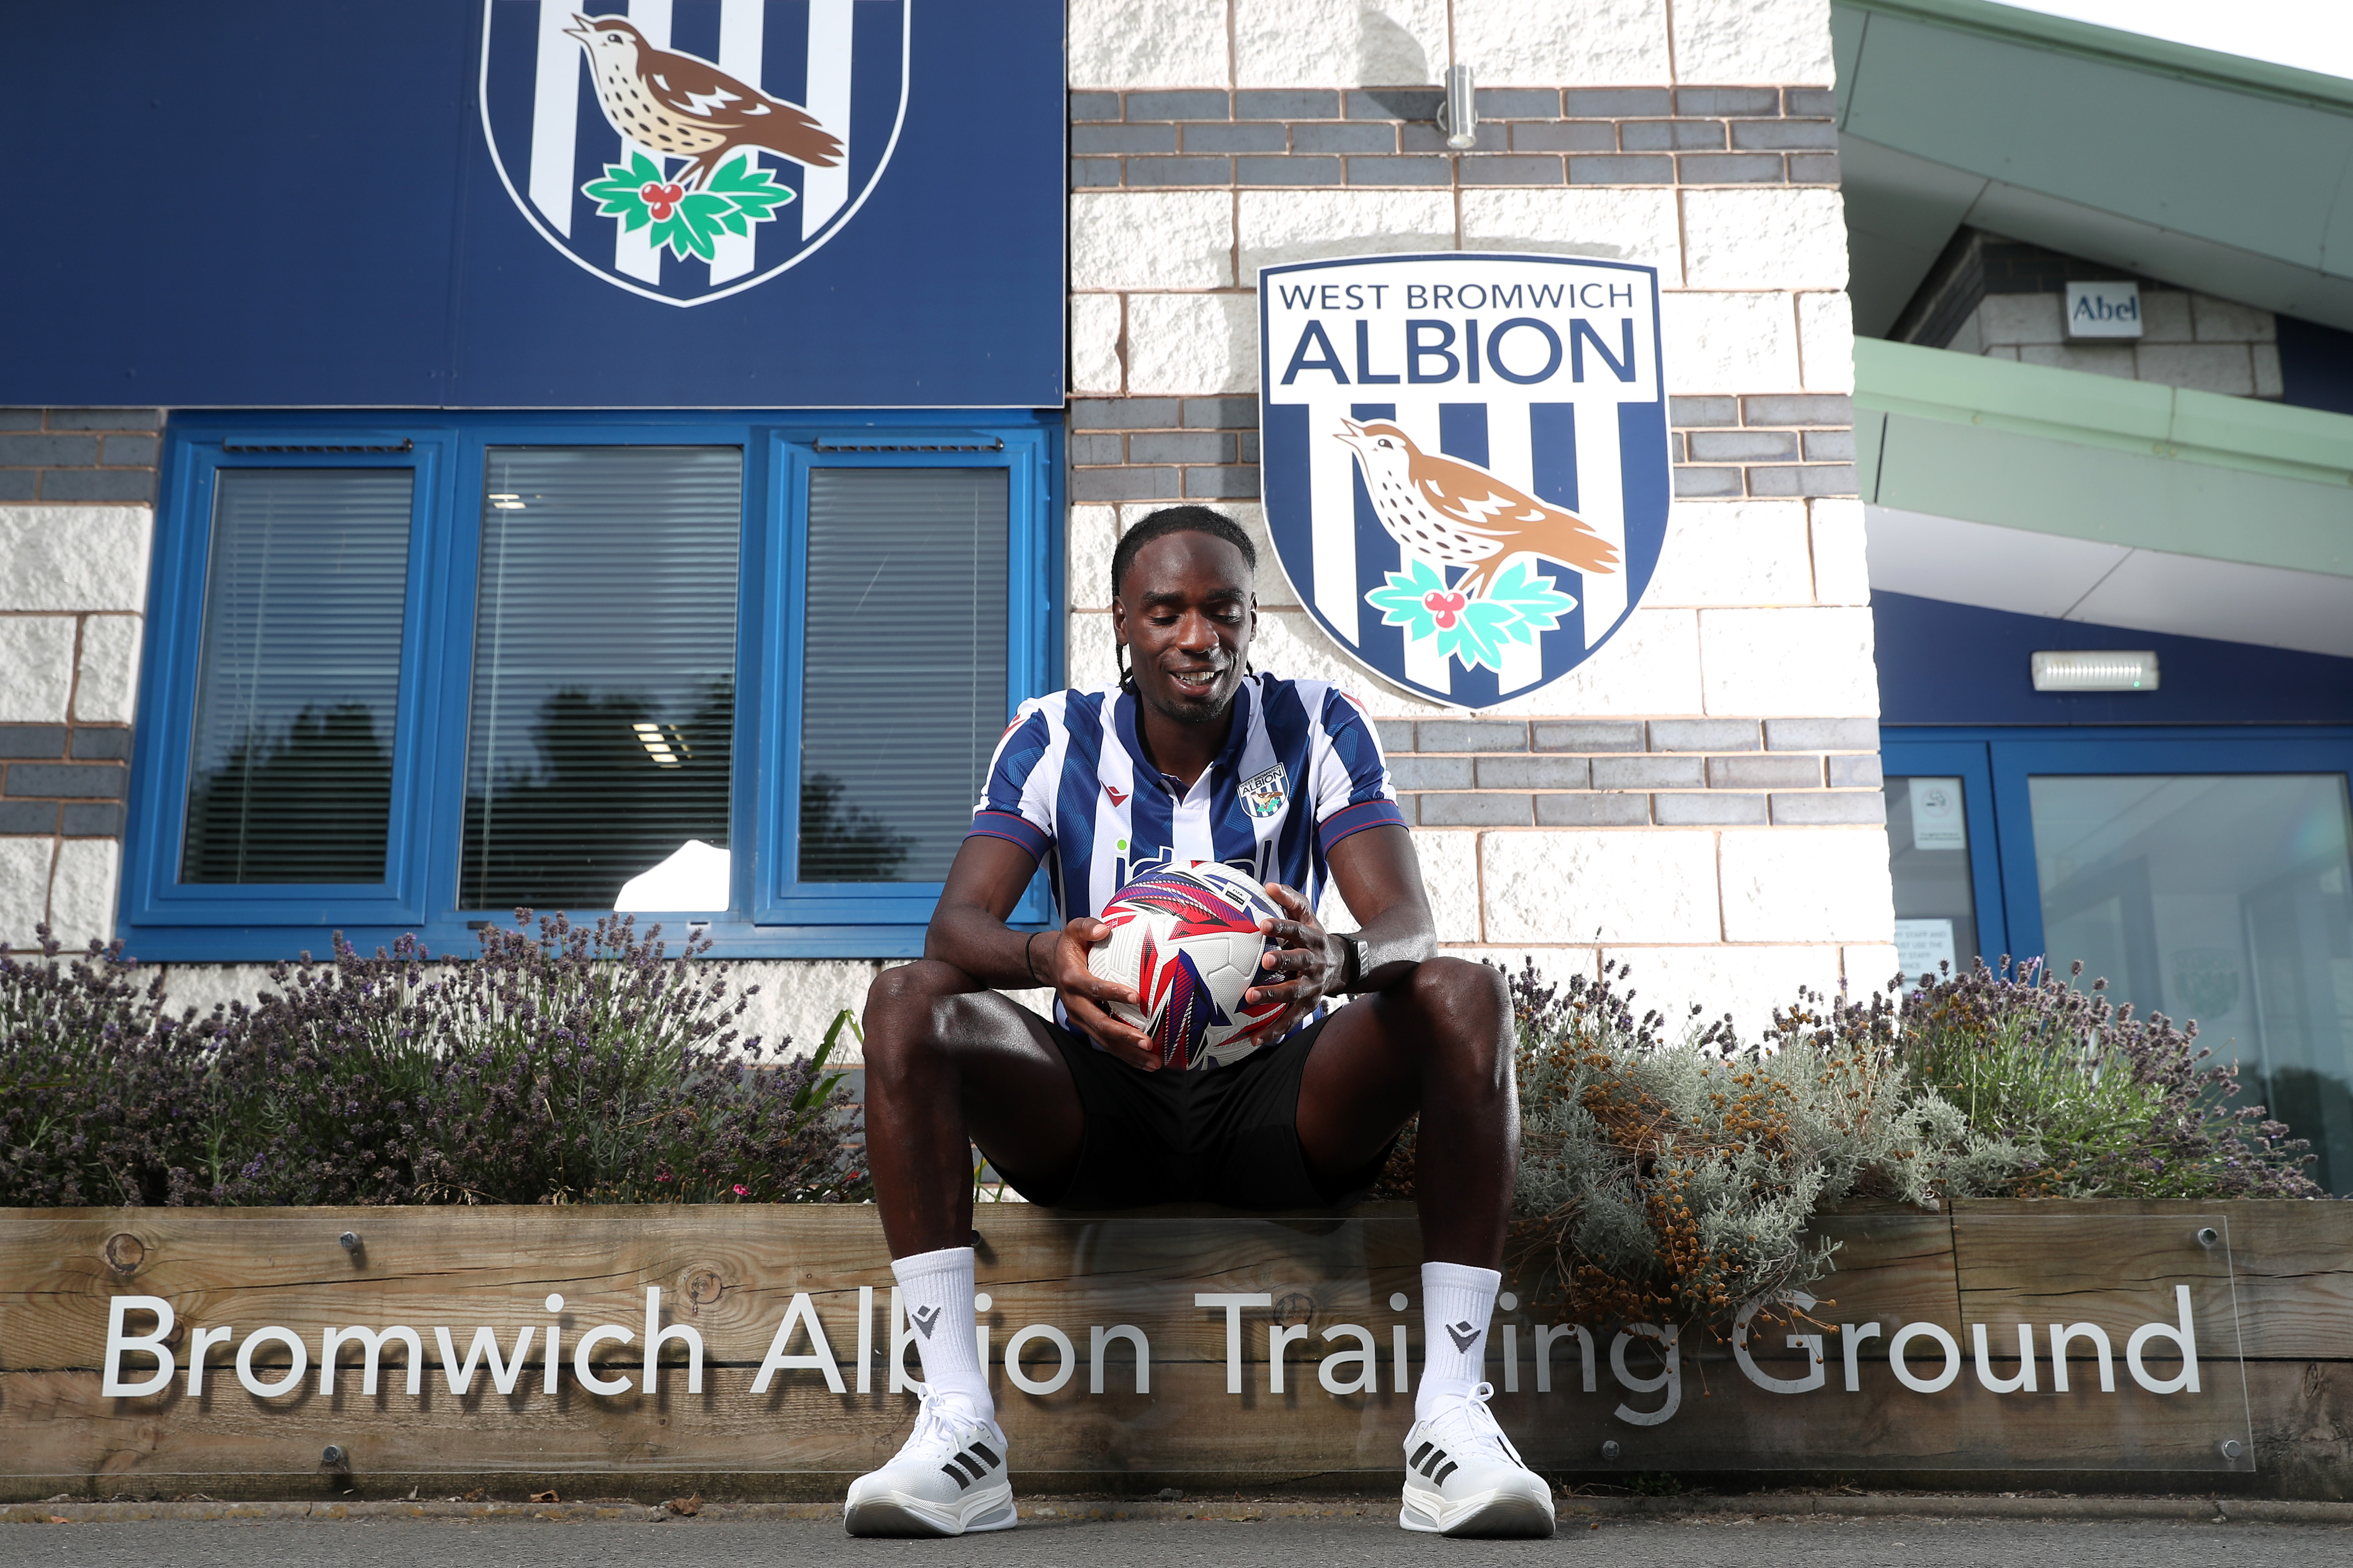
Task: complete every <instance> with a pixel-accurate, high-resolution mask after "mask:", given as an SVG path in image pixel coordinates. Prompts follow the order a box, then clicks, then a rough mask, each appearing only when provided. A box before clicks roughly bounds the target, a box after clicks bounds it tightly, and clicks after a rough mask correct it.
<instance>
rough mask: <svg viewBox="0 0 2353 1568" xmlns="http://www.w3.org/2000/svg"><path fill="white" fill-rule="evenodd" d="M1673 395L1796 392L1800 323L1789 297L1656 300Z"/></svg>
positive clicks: (1673, 296)
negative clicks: (1790, 307)
mask: <svg viewBox="0 0 2353 1568" xmlns="http://www.w3.org/2000/svg"><path fill="white" fill-rule="evenodd" d="M1659 310H1660V314H1661V316H1662V318H1663V319H1662V322H1661V330H1662V332H1663V334H1664V336H1665V339H1666V345H1665V346H1666V355H1665V357H1666V365H1667V390H1668V391H1670V392H1672V393H1712V394H1715V395H1724V394H1725V393H1754V392H1800V391H1803V390H1804V387H1803V385H1802V384H1801V382H1800V381H1799V374H1798V323H1797V317H1796V314H1795V312H1793V311H1792V310H1790V309H1789V297H1788V295H1787V294H1701V293H1686V292H1683V291H1681V290H1677V289H1668V290H1667V291H1666V292H1665V293H1664V294H1662V296H1661V297H1660V300H1659Z"/></svg>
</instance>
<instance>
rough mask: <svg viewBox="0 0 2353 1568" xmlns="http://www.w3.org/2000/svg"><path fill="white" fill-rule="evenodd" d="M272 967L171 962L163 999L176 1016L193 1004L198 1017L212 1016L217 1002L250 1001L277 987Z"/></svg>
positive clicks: (165, 974)
mask: <svg viewBox="0 0 2353 1568" xmlns="http://www.w3.org/2000/svg"><path fill="white" fill-rule="evenodd" d="M137 956H138V954H136V953H133V954H132V957H134V958H136V957H137ZM269 969H270V966H269V964H266V963H174V964H170V965H168V966H166V967H165V969H164V1003H165V1005H167V1006H168V1007H169V1008H170V1010H171V1013H172V1016H174V1017H177V1016H179V1015H180V1014H182V1013H183V1012H185V1011H186V1010H187V1009H188V1008H190V1007H194V1008H195V1010H196V1016H197V1017H199V1018H205V1017H209V1016H211V1015H212V1011H213V1009H214V1008H215V1007H216V1006H220V1005H225V1004H227V1003H231V1002H246V1003H250V1002H252V1001H253V1000H254V999H255V998H256V997H259V995H260V994H262V993H263V992H264V991H276V990H277V989H278V987H277V986H275V985H272V984H270V981H269Z"/></svg>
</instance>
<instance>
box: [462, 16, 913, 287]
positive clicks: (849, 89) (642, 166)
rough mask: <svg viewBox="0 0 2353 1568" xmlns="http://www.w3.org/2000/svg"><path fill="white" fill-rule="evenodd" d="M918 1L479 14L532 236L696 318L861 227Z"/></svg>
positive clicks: (486, 120)
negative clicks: (856, 222) (696, 309)
mask: <svg viewBox="0 0 2353 1568" xmlns="http://www.w3.org/2000/svg"><path fill="white" fill-rule="evenodd" d="M911 4H912V0H899V3H898V4H896V5H887V4H886V5H876V4H872V3H871V0H868V3H865V4H860V3H858V0H626V4H620V3H616V0H605V3H604V4H601V5H598V4H589V3H586V0H483V10H484V15H483V19H482V68H481V110H482V133H483V135H484V136H485V137H486V138H488V140H489V142H490V145H491V159H492V161H493V162H494V163H496V165H497V167H498V171H499V177H500V178H501V180H503V181H504V182H505V184H506V188H507V195H510V196H512V198H514V203H515V205H516V206H517V207H518V208H519V209H521V211H522V215H523V216H524V217H525V218H527V219H529V220H530V222H531V225H532V226H533V228H535V229H537V230H538V231H539V233H540V235H541V237H543V238H544V239H546V241H547V242H548V243H549V244H550V245H553V246H554V247H556V248H557V249H558V250H561V251H562V252H563V253H564V254H565V255H566V256H567V257H570V258H572V260H573V261H575V263H577V264H578V265H579V266H581V267H583V268H586V269H587V270H589V271H591V272H594V273H596V275H597V276H598V277H600V278H602V279H605V280H606V281H607V282H608V283H611V284H613V285H614V286H615V287H616V288H620V289H628V291H629V292H630V293H632V294H638V295H642V296H643V297H645V298H646V299H649V300H662V301H663V302H665V303H667V304H672V305H701V304H704V303H707V302H709V301H710V300H721V299H725V298H726V297H727V296H729V295H731V294H738V293H741V292H743V291H744V289H752V288H756V287H757V286H758V285H760V284H762V283H765V282H766V281H767V280H768V279H771V278H774V277H776V275H777V274H778V273H780V272H783V271H786V269H788V268H791V267H793V266H794V265H796V264H797V263H798V262H799V261H800V260H802V259H803V258H806V257H807V256H809V255H810V254H812V253H813V252H815V251H816V250H817V249H818V247H820V246H822V245H824V244H825V243H826V242H827V241H828V240H829V239H831V238H832V237H834V236H835V235H837V234H839V233H840V232H841V230H842V228H843V226H845V225H847V224H848V223H849V221H850V220H851V219H852V218H854V217H855V216H857V213H858V209H859V207H860V205H862V204H863V203H864V201H865V199H866V196H867V195H868V193H869V192H871V190H872V189H873V188H874V184H875V182H876V181H877V180H879V179H880V178H881V175H882V172H883V170H884V168H885V167H887V166H888V164H889V163H890V161H891V153H892V150H893V149H894V148H895V147H896V146H897V145H898V140H899V129H900V126H901V124H902V122H903V121H904V119H905V116H906V100H907V38H908V24H909V9H910V5H911Z"/></svg>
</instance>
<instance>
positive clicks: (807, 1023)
mask: <svg viewBox="0 0 2353 1568" xmlns="http://www.w3.org/2000/svg"><path fill="white" fill-rule="evenodd" d="M881 971H882V965H881V964H880V963H875V962H873V961H872V960H869V959H847V960H844V959H784V960H776V959H745V960H742V961H739V962H736V963H731V964H730V965H729V966H728V969H727V979H728V981H729V983H730V984H731V985H733V988H734V989H735V990H736V991H737V992H739V993H740V992H742V991H743V990H744V989H745V988H747V987H750V986H754V985H756V986H758V987H759V988H760V989H759V994H757V995H755V996H754V997H753V998H752V1005H751V1006H749V1007H747V1008H745V1009H744V1018H743V1021H742V1022H741V1023H740V1024H738V1025H737V1026H736V1027H737V1028H738V1029H740V1030H742V1031H743V1032H744V1034H746V1035H757V1036H758V1037H760V1044H761V1045H762V1046H764V1047H766V1050H767V1053H768V1057H769V1059H771V1060H774V1059H777V1058H782V1057H786V1056H792V1057H805V1056H807V1055H808V1054H809V1053H810V1052H811V1051H813V1050H815V1049H817V1047H818V1045H819V1044H821V1043H822V1042H823V1041H824V1039H825V1032H826V1031H827V1030H828V1029H829V1028H831V1027H833V1020H834V1018H835V1017H836V1016H838V1015H839V1013H840V1012H841V1010H842V1009H843V1008H844V1007H847V1008H849V1010H850V1011H851V1012H852V1013H856V1014H863V1013H864V1012H865V1011H866V988H867V987H868V986H870V985H871V984H874V977H875V975H877V974H879V973H881ZM788 1041H789V1044H788V1043H787V1042H788ZM844 1058H847V1062H846V1064H845V1062H844ZM863 1059H864V1058H863V1057H862V1056H861V1055H860V1051H859V1048H858V1037H857V1035H856V1034H854V1033H853V1032H851V1031H850V1030H848V1029H844V1030H843V1031H842V1032H841V1037H840V1039H839V1041H838V1042H836V1044H835V1046H834V1051H833V1055H831V1056H829V1057H828V1058H826V1064H827V1065H828V1067H831V1066H835V1065H838V1064H839V1065H850V1066H855V1065H856V1064H857V1063H859V1062H860V1061H862V1060H863Z"/></svg>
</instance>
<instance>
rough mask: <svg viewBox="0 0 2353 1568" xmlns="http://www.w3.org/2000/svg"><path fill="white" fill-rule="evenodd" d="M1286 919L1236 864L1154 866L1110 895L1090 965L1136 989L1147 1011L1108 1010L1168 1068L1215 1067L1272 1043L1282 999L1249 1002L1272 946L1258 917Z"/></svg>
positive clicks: (1115, 1005) (1120, 1005)
mask: <svg viewBox="0 0 2353 1568" xmlns="http://www.w3.org/2000/svg"><path fill="white" fill-rule="evenodd" d="M1261 915H1270V916H1273V917H1275V918H1277V919H1280V918H1282V910H1281V909H1279V908H1277V907H1276V905H1275V902H1274V900H1272V899H1270V898H1268V897H1267V895H1266V889H1264V888H1262V887H1261V886H1259V884H1258V883H1257V882H1256V881H1254V880H1252V879H1250V877H1248V876H1246V875H1244V874H1243V873H1241V872H1240V871H1237V870H1235V869H1234V868H1232V867H1230V866H1223V865H1219V863H1218V862H1217V861H1214V860H1186V861H1178V862H1176V863H1175V864H1172V865H1167V866H1162V867H1157V868H1154V869H1153V870H1150V871H1147V872H1145V874H1144V875H1143V876H1141V877H1138V878H1137V879H1135V880H1134V881H1133V882H1130V883H1129V884H1128V885H1127V886H1126V887H1124V888H1122V889H1120V890H1119V891H1118V892H1117V893H1116V894H1114V895H1113V897H1112V900H1111V902H1109V903H1107V904H1105V905H1104V906H1103V913H1102V915H1101V916H1100V917H1098V918H1100V919H1101V920H1102V921H1103V923H1104V924H1105V925H1108V926H1110V927H1111V928H1112V931H1111V934H1110V935H1109V936H1107V937H1105V938H1103V940H1102V941H1101V942H1096V943H1095V944H1094V946H1093V947H1092V949H1090V950H1089V951H1088V953H1087V967H1088V968H1089V969H1091V970H1092V971H1093V972H1094V973H1097V974H1099V975H1101V976H1103V978H1104V979H1106V980H1112V981H1116V982H1118V983H1119V984H1123V985H1127V986H1131V987H1133V988H1134V991H1135V994H1136V995H1138V996H1139V997H1141V998H1143V1001H1144V1005H1143V1006H1142V1007H1140V1008H1138V1007H1132V1006H1130V1005H1127V1004H1126V1003H1124V1002H1112V1003H1107V1004H1105V1009H1106V1010H1107V1011H1108V1012H1110V1013H1111V1015H1112V1016H1113V1017H1115V1018H1118V1019H1119V1020H1120V1021H1121V1022H1122V1023H1126V1024H1133V1025H1134V1026H1136V1027H1137V1028H1139V1029H1141V1030H1143V1031H1144V1034H1145V1038H1146V1039H1148V1040H1149V1041H1150V1042H1151V1044H1152V1048H1153V1049H1154V1050H1155V1051H1156V1052H1157V1053H1159V1057H1160V1065H1161V1066H1162V1067H1164V1068H1205V1067H1218V1066H1221V1065H1223V1064H1224V1063H1226V1062H1229V1061H1234V1060H1238V1059H1239V1058H1242V1057H1246V1056H1248V1055H1249V1054H1250V1052H1252V1051H1254V1050H1256V1049H1258V1047H1260V1046H1261V1045H1264V1044H1266V1042H1265V1041H1264V1040H1263V1039H1261V1038H1259V1037H1258V1031H1260V1030H1261V1029H1264V1028H1265V1027H1266V1026H1268V1025H1270V1024H1271V1023H1273V1022H1274V1020H1275V1019H1276V1018H1278V1017H1280V1016H1282V1010H1283V1004H1282V1003H1281V1002H1261V1003H1260V1004H1259V1005H1257V1006H1255V1007H1246V1006H1244V1005H1242V993H1243V992H1245V991H1247V990H1249V989H1250V985H1251V984H1253V983H1254V982H1255V981H1256V979H1257V977H1258V975H1259V973H1260V971H1259V960H1260V959H1261V957H1262V956H1263V955H1264V953H1265V952H1266V950H1267V947H1268V945H1269V943H1268V940H1267V936H1266V933H1265V932H1263V931H1260V930H1259V929H1258V918H1259V917H1260V916H1261Z"/></svg>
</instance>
